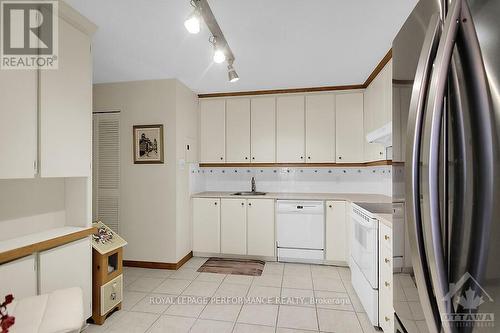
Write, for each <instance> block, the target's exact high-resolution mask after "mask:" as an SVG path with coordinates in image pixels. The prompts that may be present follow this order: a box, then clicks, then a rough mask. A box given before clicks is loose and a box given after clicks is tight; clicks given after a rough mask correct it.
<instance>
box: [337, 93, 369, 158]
mask: <svg viewBox="0 0 500 333" xmlns="http://www.w3.org/2000/svg"><path fill="white" fill-rule="evenodd" d="M335 118H336V122H335V133H336V155H337V159H336V162H337V163H359V162H363V146H364V142H365V138H364V135H363V93H362V92H359V93H346V94H337V95H336V97H335Z"/></svg>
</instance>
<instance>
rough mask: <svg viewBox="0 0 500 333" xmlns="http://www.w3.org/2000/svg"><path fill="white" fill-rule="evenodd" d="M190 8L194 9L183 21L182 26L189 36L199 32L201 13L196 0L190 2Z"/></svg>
mask: <svg viewBox="0 0 500 333" xmlns="http://www.w3.org/2000/svg"><path fill="white" fill-rule="evenodd" d="M191 6H193V7H194V10H193V12H192V13H191V14H190V15H189V16H188V18H187V19H186V20H185V21H184V26H185V27H186V30H187V31H188V32H189V33H190V34H197V33H199V32H200V30H201V13H200V7H199V3H198V0H192V1H191Z"/></svg>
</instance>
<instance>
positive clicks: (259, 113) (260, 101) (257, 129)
mask: <svg viewBox="0 0 500 333" xmlns="http://www.w3.org/2000/svg"><path fill="white" fill-rule="evenodd" d="M251 110H252V111H251V118H252V119H251V132H252V135H251V138H252V145H251V149H252V161H251V162H252V163H274V162H276V98H274V97H261V98H252V101H251Z"/></svg>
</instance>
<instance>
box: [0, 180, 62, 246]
mask: <svg viewBox="0 0 500 333" xmlns="http://www.w3.org/2000/svg"><path fill="white" fill-rule="evenodd" d="M64 181H65V179H64V178H34V179H16V180H0V241H2V240H6V239H11V238H15V237H20V236H22V235H25V234H27V233H36V232H39V231H42V230H46V229H50V228H56V227H61V226H64V225H65V220H66V212H65V210H66V207H65V183H64Z"/></svg>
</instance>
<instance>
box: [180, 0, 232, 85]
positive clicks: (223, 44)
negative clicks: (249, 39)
mask: <svg viewBox="0 0 500 333" xmlns="http://www.w3.org/2000/svg"><path fill="white" fill-rule="evenodd" d="M190 3H191V6H192V7H194V10H193V12H192V13H191V15H189V17H188V18H187V19H186V21H184V26H185V27H186V29H187V31H189V32H190V33H192V34H196V33H198V32H200V26H201V21H202V20H203V22H205V25H206V26H207V27H208V30H210V32H211V33H212V36H211V37H210V38H209V42H210V43H211V44H212V45H213V48H214V55H213V60H214V62H215V63H217V64H221V63H223V62H224V61H226V60H227V64H228V66H227V74H228V77H229V82H236V81H238V80H239V79H240V78H239V76H238V74H237V73H236V70H235V69H234V67H233V62H234V54H233V52H232V51H231V48H230V47H229V45H228V43H227V41H226V38H225V37H224V34H223V33H222V30H221V29H220V27H219V24H218V23H217V20H216V19H215V16H214V14H213V13H212V9H210V5H209V4H208V1H207V0H191V1H190Z"/></svg>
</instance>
